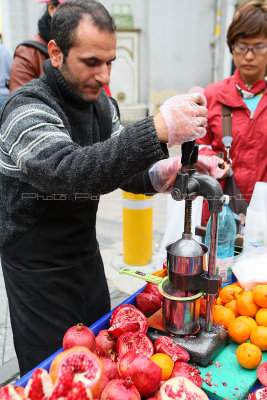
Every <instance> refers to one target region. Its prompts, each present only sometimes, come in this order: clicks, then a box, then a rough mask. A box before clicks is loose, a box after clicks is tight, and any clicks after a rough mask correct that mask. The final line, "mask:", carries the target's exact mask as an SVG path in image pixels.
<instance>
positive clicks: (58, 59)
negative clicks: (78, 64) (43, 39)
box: [47, 40, 63, 68]
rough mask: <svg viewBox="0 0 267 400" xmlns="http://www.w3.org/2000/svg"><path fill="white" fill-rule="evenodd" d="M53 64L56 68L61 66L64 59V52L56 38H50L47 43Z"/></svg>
mask: <svg viewBox="0 0 267 400" xmlns="http://www.w3.org/2000/svg"><path fill="white" fill-rule="evenodd" d="M47 49H48V54H49V57H50V60H51V64H52V65H53V67H55V68H60V67H61V65H62V61H63V53H62V51H61V50H60V48H59V47H58V45H57V44H56V42H55V41H54V40H50V41H49V42H48V45H47Z"/></svg>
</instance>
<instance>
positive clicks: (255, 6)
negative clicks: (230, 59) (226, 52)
mask: <svg viewBox="0 0 267 400" xmlns="http://www.w3.org/2000/svg"><path fill="white" fill-rule="evenodd" d="M261 33H262V34H263V35H265V36H266V37H267V0H249V1H246V2H245V3H242V4H241V5H240V6H238V7H237V9H236V11H235V14H234V17H233V20H232V22H231V25H230V26H229V28H228V32H227V44H228V47H229V49H230V52H231V53H232V45H233V44H234V43H235V41H236V40H237V39H239V38H240V37H242V38H246V37H249V36H256V35H259V34H261Z"/></svg>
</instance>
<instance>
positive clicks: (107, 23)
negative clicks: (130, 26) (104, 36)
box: [51, 0, 116, 57]
mask: <svg viewBox="0 0 267 400" xmlns="http://www.w3.org/2000/svg"><path fill="white" fill-rule="evenodd" d="M86 14H87V15H90V17H91V18H92V21H93V23H94V24H95V26H96V27H97V28H98V29H99V30H103V31H108V32H110V33H115V32H116V27H115V24H114V21H113V19H112V17H111V15H110V14H109V13H108V11H107V10H106V8H105V7H104V6H103V5H102V4H101V3H99V2H98V1H95V0H67V1H66V2H65V3H62V4H61V5H60V6H59V7H58V8H57V10H56V11H55V13H54V15H53V18H52V22H51V39H52V40H55V42H56V44H57V45H58V47H59V48H60V49H61V51H62V53H63V55H64V57H67V55H68V52H69V49H70V48H71V46H72V45H73V43H74V41H75V34H76V30H77V27H78V24H79V21H80V19H81V18H82V17H83V15H86Z"/></svg>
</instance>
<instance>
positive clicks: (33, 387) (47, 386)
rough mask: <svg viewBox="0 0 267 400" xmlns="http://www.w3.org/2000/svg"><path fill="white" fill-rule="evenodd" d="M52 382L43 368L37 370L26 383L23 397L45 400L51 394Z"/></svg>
mask: <svg viewBox="0 0 267 400" xmlns="http://www.w3.org/2000/svg"><path fill="white" fill-rule="evenodd" d="M52 389H53V382H52V379H51V376H50V375H49V373H48V372H47V371H46V370H45V369H43V368H37V369H35V370H34V371H33V374H32V376H31V377H30V379H29V380H28V382H27V385H26V387H25V391H24V395H25V397H26V398H29V399H31V400H46V399H49V398H50V396H51V394H52Z"/></svg>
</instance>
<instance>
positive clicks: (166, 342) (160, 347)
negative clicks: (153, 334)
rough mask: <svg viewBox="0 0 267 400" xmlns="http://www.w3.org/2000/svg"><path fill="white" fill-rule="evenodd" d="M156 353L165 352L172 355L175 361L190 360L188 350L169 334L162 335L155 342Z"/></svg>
mask: <svg viewBox="0 0 267 400" xmlns="http://www.w3.org/2000/svg"><path fill="white" fill-rule="evenodd" d="M154 350H155V353H165V354H167V355H168V356H169V357H171V359H172V361H173V362H176V361H184V362H187V361H189V358H190V356H189V354H188V352H187V351H186V350H185V349H183V348H182V347H181V346H180V345H179V344H176V343H174V341H173V339H172V338H171V337H169V336H160V337H158V338H157V339H156V340H155V342H154Z"/></svg>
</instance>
